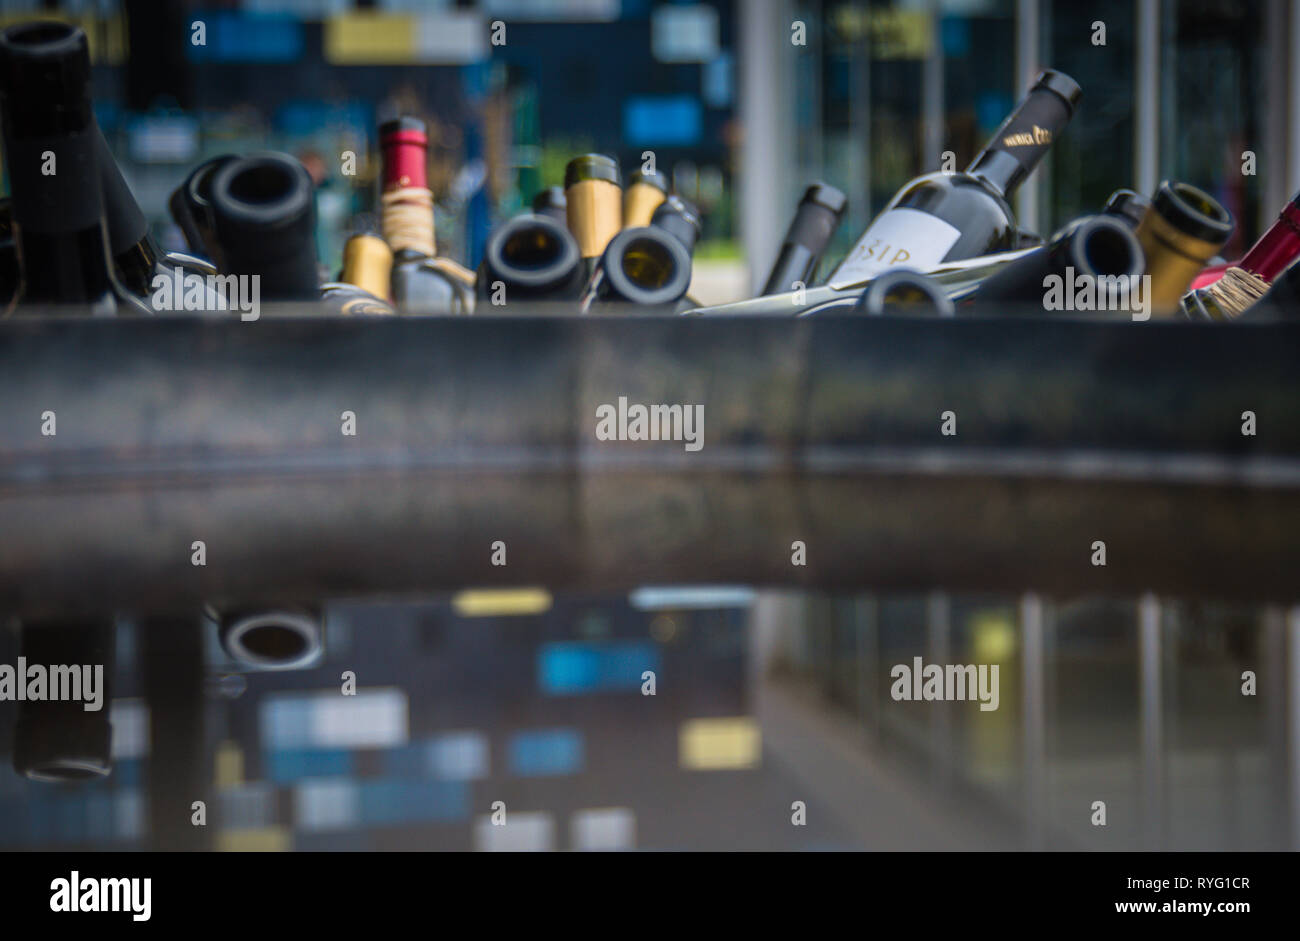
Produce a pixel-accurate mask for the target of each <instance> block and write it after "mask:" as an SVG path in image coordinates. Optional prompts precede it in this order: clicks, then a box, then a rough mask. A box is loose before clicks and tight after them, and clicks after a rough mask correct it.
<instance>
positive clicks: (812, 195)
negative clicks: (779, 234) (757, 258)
mask: <svg viewBox="0 0 1300 941" xmlns="http://www.w3.org/2000/svg"><path fill="white" fill-rule="evenodd" d="M848 202H849V200H848V197H847V196H845V195H844V194H843V193H842V192H840V191H839V190H837V189H836V188H835V187H833V186H831V185H830V184H829V183H820V182H819V183H814V184H813V185H812V186H810V187H808V189H807V190H805V191H804V194H803V198H802V199H801V200H799V208H797V209H796V210H795V213H794V218H793V219H792V220H791V221H790V228H789V229H787V230H786V233H785V241H784V242H782V243H781V251H780V253H778V254H777V256H776V261H775V262H773V263H772V270H771V271H770V272H769V273H768V275H767V282H766V283H765V284H764V285H763V293H764V294H776V293H777V292H779V291H793V290H795V286H796V284H802V285H804V286H805V287H806V286H808V285H809V284H811V283H812V278H813V275H814V273H815V272H816V270H817V263H818V262H819V261H821V257H822V252H824V251H826V246H827V245H829V244H830V241H831V238H832V237H833V236H834V235H835V230H836V229H837V228H839V224H840V220H841V219H842V218H843V217H844V209H845V207H846V206H847V205H848Z"/></svg>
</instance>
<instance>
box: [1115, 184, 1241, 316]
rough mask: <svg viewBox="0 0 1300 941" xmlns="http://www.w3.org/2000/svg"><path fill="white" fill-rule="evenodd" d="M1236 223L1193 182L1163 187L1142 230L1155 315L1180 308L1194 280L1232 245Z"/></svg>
mask: <svg viewBox="0 0 1300 941" xmlns="http://www.w3.org/2000/svg"><path fill="white" fill-rule="evenodd" d="M1232 225H1233V223H1232V215H1231V214H1230V213H1229V212H1228V210H1226V209H1224V208H1223V207H1222V206H1220V205H1219V204H1218V203H1217V202H1216V201H1215V200H1214V198H1213V197H1211V196H1210V195H1209V194H1208V193H1205V192H1203V191H1201V190H1199V189H1197V188H1196V187H1195V186H1192V185H1190V184H1188V183H1171V182H1169V181H1168V180H1166V181H1164V182H1163V183H1161V184H1160V187H1159V189H1157V190H1156V195H1155V196H1154V197H1153V198H1152V200H1151V208H1150V209H1149V210H1148V211H1147V214H1146V215H1145V216H1143V217H1142V224H1141V225H1139V226H1138V229H1137V237H1138V241H1139V242H1141V243H1142V251H1143V253H1144V254H1145V255H1146V262H1147V270H1146V273H1147V274H1148V275H1150V276H1151V302H1152V308H1153V310H1154V312H1155V313H1157V314H1166V315H1167V314H1170V313H1172V312H1173V311H1174V310H1176V309H1177V307H1178V302H1179V301H1180V300H1181V299H1182V296H1183V295H1184V294H1186V293H1187V289H1188V287H1189V286H1190V285H1191V283H1192V278H1194V277H1196V275H1197V274H1199V273H1200V271H1201V269H1202V268H1204V267H1205V263H1206V262H1207V261H1209V260H1210V259H1211V258H1213V257H1214V255H1215V254H1216V253H1217V252H1218V251H1219V249H1220V248H1222V247H1223V244H1224V243H1225V242H1226V241H1228V236H1230V235H1231V234H1232Z"/></svg>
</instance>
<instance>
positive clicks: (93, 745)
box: [14, 617, 114, 781]
mask: <svg viewBox="0 0 1300 941" xmlns="http://www.w3.org/2000/svg"><path fill="white" fill-rule="evenodd" d="M20 643H21V654H20V658H21V659H20V663H21V664H22V665H23V666H24V668H25V669H24V672H25V673H26V674H28V675H27V676H25V677H19V678H18V679H17V680H16V681H17V682H20V683H23V684H24V697H25V698H24V699H23V700H22V701H21V703H20V704H19V707H18V725H17V727H16V729H15V735H14V770H15V771H17V772H18V773H19V774H21V775H23V776H25V777H28V778H31V779H32V780H34V781H81V780H86V779H89V778H98V777H103V776H104V775H106V774H108V773H109V771H110V770H111V769H112V761H111V746H112V737H113V736H112V727H111V726H110V725H109V720H108V714H109V701H110V699H111V696H110V694H109V685H110V683H111V681H112V675H113V643H114V623H113V619H112V618H111V617H107V618H89V619H84V620H78V621H50V622H39V623H38V622H24V623H23V625H22V630H21V642H20ZM56 667H57V668H61V669H58V670H57V671H56V670H55V669H54V668H56ZM34 668H35V669H38V670H40V671H43V673H44V675H45V683H44V684H42V685H43V690H44V691H43V693H42V695H43V696H45V697H50V696H51V694H52V693H53V692H54V690H53V686H52V684H53V683H55V682H58V683H60V684H67V688H66V689H63V692H64V693H68V692H69V691H71V693H75V694H76V696H77V697H78V698H75V699H73V698H69V697H67V696H65V697H64V698H60V699H52V698H46V699H44V700H34V699H32V698H30V697H29V696H28V693H29V692H30V691H32V690H33V686H32V683H31V676H32V670H33V669H34ZM88 705H89V706H92V707H94V706H96V705H98V706H99V708H98V709H95V708H92V709H90V710H87V709H86V706H88Z"/></svg>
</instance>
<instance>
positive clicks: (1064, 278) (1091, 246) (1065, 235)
mask: <svg viewBox="0 0 1300 941" xmlns="http://www.w3.org/2000/svg"><path fill="white" fill-rule="evenodd" d="M1145 266H1146V263H1145V260H1144V259H1143V256H1142V247H1141V245H1140V244H1139V243H1138V240H1137V236H1136V235H1134V233H1133V230H1132V228H1131V227H1130V226H1128V225H1126V224H1125V223H1124V222H1122V221H1120V220H1119V219H1118V218H1116V217H1114V216H1109V215H1095V216H1085V217H1083V218H1082V219H1078V220H1076V221H1074V222H1072V223H1071V224H1069V225H1067V226H1066V227H1065V228H1063V229H1062V230H1061V231H1060V232H1058V233H1057V234H1056V235H1054V236H1053V237H1052V239H1051V241H1049V242H1048V243H1047V244H1046V245H1044V246H1043V247H1041V248H1036V249H1034V250H1033V251H1032V252H1030V253H1029V254H1028V255H1026V256H1025V257H1024V258H1022V259H1020V260H1019V261H1017V262H1014V263H1013V264H1010V265H1007V266H1006V267H1005V268H1003V269H1002V270H1001V271H999V272H998V273H997V274H994V275H992V276H991V277H989V278H988V279H987V280H985V281H983V282H982V283H981V284H980V285H979V287H978V288H977V289H976V290H975V291H974V293H973V295H972V296H971V297H970V298H969V300H970V302H971V303H972V304H973V305H974V306H973V308H972V312H974V313H978V314H982V315H992V316H1034V315H1042V314H1044V313H1062V312H1064V313H1074V312H1076V311H1080V310H1081V311H1082V312H1085V313H1086V312H1087V311H1111V312H1114V313H1124V314H1132V313H1133V310H1134V306H1133V305H1134V304H1135V303H1140V302H1142V301H1143V300H1144V299H1143V298H1141V297H1140V296H1135V293H1134V292H1135V291H1137V290H1139V289H1140V282H1139V281H1138V280H1137V279H1139V278H1140V277H1141V275H1142V273H1143V271H1144V270H1145ZM1053 276H1055V278H1056V279H1057V280H1056V281H1055V284H1056V285H1057V286H1058V290H1057V291H1055V292H1053V291H1052V290H1051V288H1050V287H1049V285H1051V284H1053V282H1052V281H1049V280H1048V279H1049V278H1052V277H1053ZM1075 288H1079V289H1081V291H1082V293H1080V292H1079V291H1076V290H1074V289H1075ZM1088 291H1091V295H1090V296H1089V295H1088V294H1087V292H1088ZM1066 294H1068V295H1069V296H1068V297H1066V296H1065V295H1066ZM1058 295H1059V299H1060V303H1059V304H1058V303H1056V300H1057V297H1058ZM1076 296H1078V297H1081V298H1082V299H1084V300H1085V301H1086V303H1085V304H1084V305H1083V306H1081V305H1080V304H1076V303H1075V297H1076ZM965 312H966V308H963V313H965Z"/></svg>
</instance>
